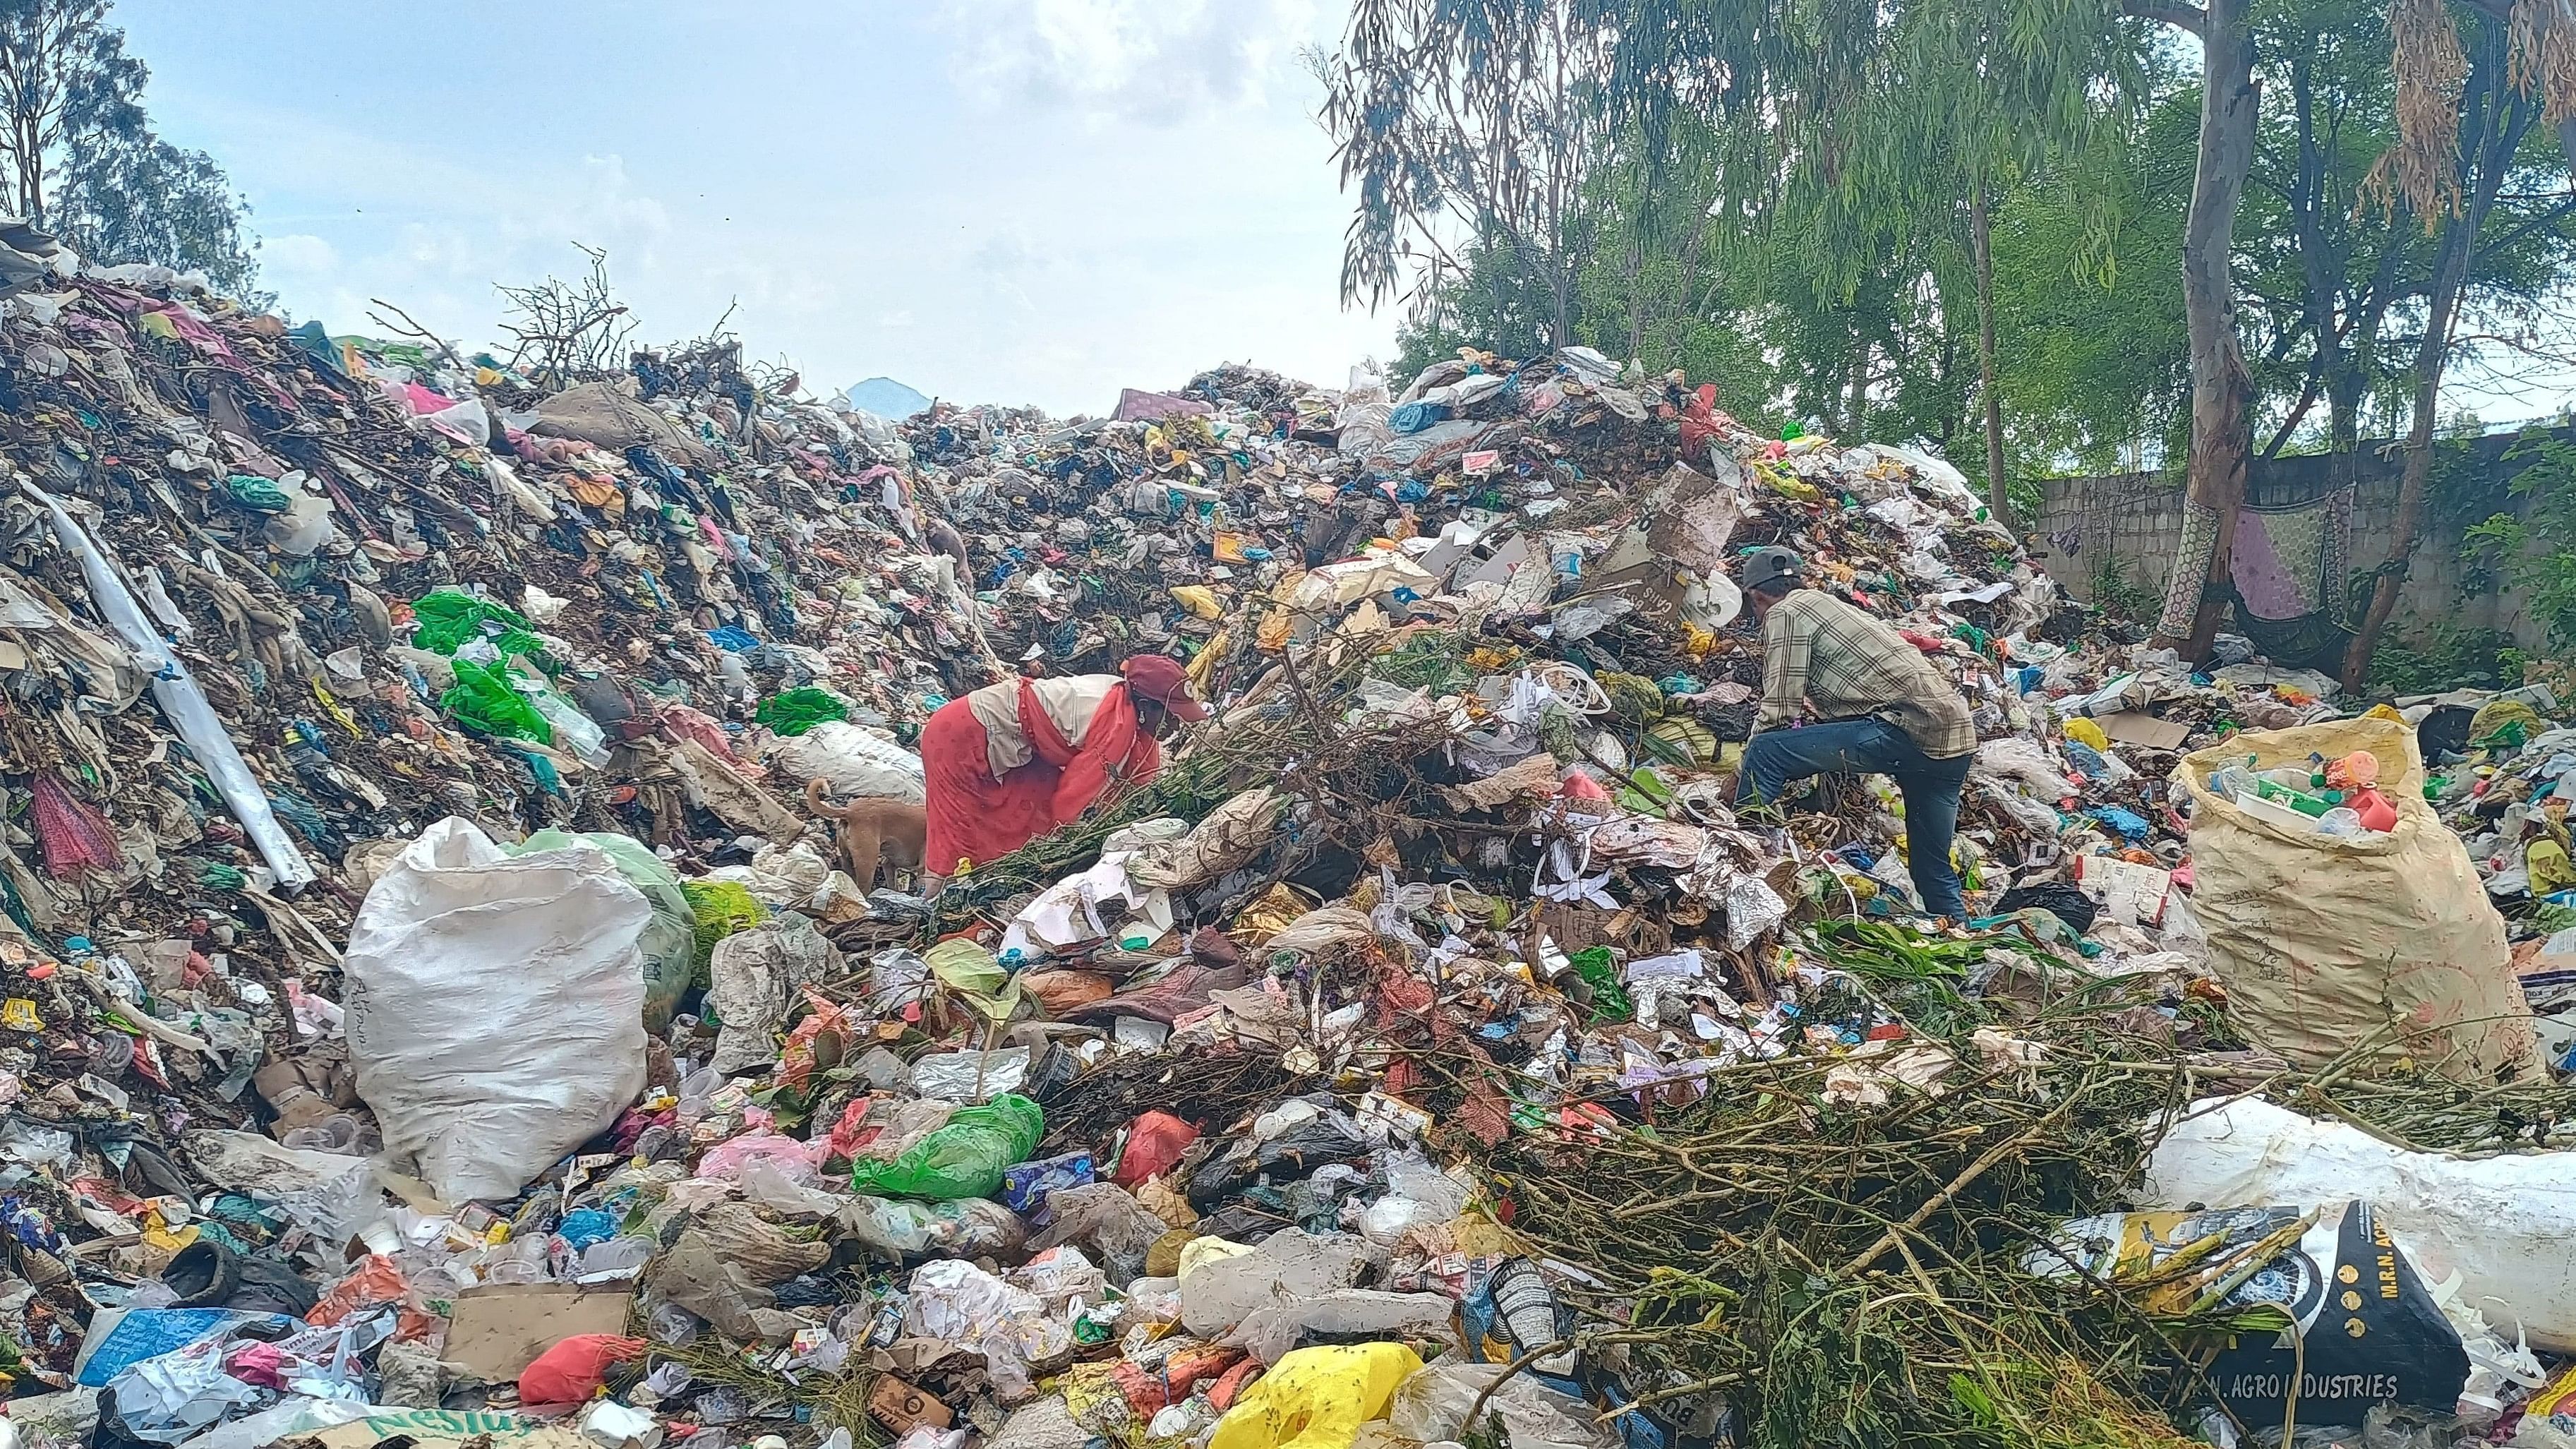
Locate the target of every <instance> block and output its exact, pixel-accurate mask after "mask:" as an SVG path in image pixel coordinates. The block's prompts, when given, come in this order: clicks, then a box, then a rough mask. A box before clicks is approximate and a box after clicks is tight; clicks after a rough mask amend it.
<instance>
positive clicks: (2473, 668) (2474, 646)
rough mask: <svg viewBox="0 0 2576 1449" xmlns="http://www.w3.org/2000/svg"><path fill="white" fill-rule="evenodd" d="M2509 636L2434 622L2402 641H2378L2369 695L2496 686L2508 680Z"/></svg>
mask: <svg viewBox="0 0 2576 1449" xmlns="http://www.w3.org/2000/svg"><path fill="white" fill-rule="evenodd" d="M2514 653H2515V651H2514V648H2513V639H2512V636H2510V635H2508V634H2505V633H2502V632H2500V631H2498V630H2494V629H2463V628H2459V627H2457V626H2455V625H2450V624H2436V625H2434V626H2433V627H2431V628H2429V629H2425V630H2423V631H2421V632H2419V633H2416V634H2413V635H2410V636H2408V637H2406V638H2403V639H2390V640H2386V641H2384V642H2382V643H2381V644H2380V646H2379V648H2378V649H2377V650H2375V651H2373V652H2372V654H2371V656H2370V678H2369V680H2368V683H2367V685H2366V688H2367V689H2368V690H2369V692H2370V693H2372V694H2378V695H2391V696H2394V695H2405V694H2432V693H2435V692H2437V691H2440V690H2445V689H2458V688H2462V687H2467V686H2475V687H2479V688H2495V687H2497V686H2499V685H2502V684H2505V683H2507V682H2510V681H2511V679H2512V678H2513V676H2514V675H2515V674H2516V671H2514V670H2511V669H2509V668H2508V667H2507V666H2508V663H2509V662H2510V660H2511V658H2512V656H2513V655H2514Z"/></svg>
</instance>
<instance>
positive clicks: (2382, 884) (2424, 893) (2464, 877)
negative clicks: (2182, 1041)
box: [2174, 718, 2538, 1082]
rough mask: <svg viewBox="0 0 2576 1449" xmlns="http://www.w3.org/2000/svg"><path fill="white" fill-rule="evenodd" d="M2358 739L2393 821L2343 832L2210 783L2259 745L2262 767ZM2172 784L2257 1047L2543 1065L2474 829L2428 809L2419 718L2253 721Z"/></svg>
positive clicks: (2190, 760) (2213, 927)
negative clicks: (2271, 726) (2242, 799)
mask: <svg viewBox="0 0 2576 1449" xmlns="http://www.w3.org/2000/svg"><path fill="white" fill-rule="evenodd" d="M2355 750H2368V751H2370V752H2371V753H2372V754H2374V755H2377V756H2378V757H2379V761H2380V782H2379V789H2380V793H2381V794H2383V795H2385V796H2387V797H2388V799H2389V800H2390V801H2391V802H2393V803H2394V804H2395V805H2396V807H2397V828H2396V829H2394V830H2391V831H2387V832H2385V833H2380V832H2365V833H2364V834H2362V835H2361V836H2359V837H2357V838H2353V839H2349V840H2339V839H2336V838H2334V837H2331V836H2325V835H2319V834H2317V833H2316V832H2315V831H2314V830H2313V829H2311V828H2309V827H2307V826H2306V825H2305V823H2304V822H2302V823H2301V824H2299V825H2291V824H2288V823H2286V822H2280V821H2275V820H2272V819H2269V818H2266V817H2264V816H2259V815H2256V814H2253V813H2252V812H2249V811H2247V810H2244V809H2241V808H2239V807H2238V806H2237V804H2236V802H2235V801H2233V800H2229V799H2222V798H2220V797H2219V796H2218V795H2217V793H2216V792H2214V791H2212V790H2211V789H2210V788H2209V783H2208V782H2209V777H2210V774H2211V772H2213V771H2215V770H2217V769H2218V768H2219V767H2220V766H2222V765H2226V764H2231V763H2235V764H2241V763H2243V762H2244V760H2245V757H2246V756H2248V755H2252V756H2253V757H2254V768H2255V769H2256V770H2257V771H2261V770H2267V769H2270V768H2272V767H2273V766H2275V765H2283V764H2297V765H2300V766H2301V767H2303V768H2304V767H2305V765H2306V762H2307V759H2308V756H2309V755H2310V754H2311V753H2314V754H2320V755H2323V756H2325V757H2326V758H2327V759H2329V760H2335V759H2341V758H2343V757H2344V756H2346V755H2349V754H2351V753H2352V752H2353V751H2355ZM2174 788H2175V789H2176V790H2177V791H2178V792H2181V793H2182V794H2184V795H2186V796H2187V797H2188V798H2189V799H2190V800H2191V802H2192V814H2191V858H2192V867H2193V871H2194V873H2195V876H2196V880H2195V881H2194V884H2193V889H2192V898H2191V909H2192V914H2193V915H2194V916H2196V917H2198V918H2199V921H2200V924H2201V927H2202V929H2203V930H2204V931H2206V932H2207V933H2208V936H2209V960H2210V969H2211V971H2212V972H2213V973H2214V974H2215V975H2216V976H2217V977H2218V979H2219V981H2220V983H2221V984H2223V985H2224V986H2226V988H2227V995H2228V999H2229V1001H2230V1003H2231V1005H2232V1008H2233V1014H2234V1015H2235V1018H2236V1020H2237V1022H2238V1024H2239V1025H2241V1026H2243V1027H2244V1029H2245V1030H2246V1032H2247V1033H2248V1034H2249V1035H2250V1036H2252V1037H2253V1039H2254V1041H2255V1043H2256V1044H2257V1045H2261V1046H2267V1047H2270V1048H2271V1049H2273V1050H2274V1051H2277V1052H2279V1053H2280V1054H2281V1055H2283V1056H2285V1057H2287V1058H2289V1059H2290V1060H2291V1061H2292V1062H2294V1063H2296V1064H2298V1065H2300V1066H2305V1067H2314V1066H2321V1065H2323V1064H2324V1063H2326V1062H2327V1061H2329V1060H2331V1059H2333V1058H2335V1057H2337V1056H2339V1055H2341V1054H2342V1053H2343V1052H2344V1051H2345V1050H2346V1049H2348V1048H2350V1047H2352V1046H2354V1045H2356V1044H2358V1043H2360V1042H2361V1041H2362V1040H2363V1039H2364V1038H2370V1037H2376V1038H2378V1039H2379V1040H2381V1041H2383V1042H2384V1043H2385V1046H2384V1047H2383V1048H2382V1050H2381V1051H2380V1052H2379V1053H2378V1057H2377V1059H2378V1061H2379V1062H2381V1063H2391V1062H2394V1061H2396V1060H2397V1059H2398V1058H2401V1057H2412V1058H2413V1059H2414V1061H2415V1063H2416V1064H2417V1065H2418V1066H2419V1067H2421V1068H2422V1069H2424V1070H2426V1071H2428V1072H2435V1073H2439V1074H2440V1075H2443V1076H2446V1077H2450V1078H2453V1079H2454V1080H2458V1081H2481V1082H2485V1081H2492V1080H2494V1078H2495V1074H2496V1073H2497V1072H2498V1071H2500V1070H2507V1069H2521V1070H2524V1071H2530V1070H2533V1069H2535V1068H2536V1066H2537V1064H2538V1055H2537V1053H2536V1051H2535V1050H2534V1048H2535V1047H2536V1045H2537V1039H2536V1037H2535V1035H2534V1033H2533V1031H2532V1025H2531V1011H2530V1008H2529V1007H2528V1006H2526V1005H2525V1004H2524V1002H2523V998H2522V984H2521V982H2520V981H2519V980H2517V979H2516V978H2515V976H2514V974H2513V959H2512V957H2511V955H2510V954H2509V953H2508V952H2507V951H2506V950H2505V941H2504V918H2503V917H2501V916H2499V915H2497V914H2496V909H2495V906H2494V904H2493V903H2492V902H2490V901H2489V900H2488V899H2487V892H2486V886H2485V884H2484V882H2482V881H2480V880H2479V879H2478V873H2477V870H2476V868H2475V867H2473V866H2471V865H2470V864H2469V853H2468V850H2467V849H2466V848H2465V847H2463V846H2462V845H2461V844H2460V838H2459V837H2458V836H2456V835H2453V834H2452V833H2451V831H2450V829H2449V827H2447V826H2445V825H2443V824H2442V822H2441V820H2440V819H2439V818H2438V817H2437V816H2435V815H2434V813H2433V807H2431V806H2430V805H2427V804H2425V803H2424V761H2423V757H2422V756H2421V755H2419V754H2418V753H2417V752H2416V748H2415V732H2414V731H2413V730H2411V729H2408V728H2407V727H2406V726H2404V725H2403V724H2391V723H2389V722H2388V721H2386V720H2376V719H2368V718H2363V719H2349V720H2333V721H2329V722H2327V723H2324V724H2313V725H2302V726H2300V727H2299V728H2297V729H2287V730H2255V731H2248V732H2246V733H2243V734H2239V735H2236V736H2234V737H2233V738H2231V739H2229V740H2228V741H2227V742H2226V743H2225V744H2221V745H2215V746H2212V747H2211V748H2209V749H2205V750H2199V751H2196V752H2194V753H2192V754H2188V755H2185V756H2183V758H2182V762H2181V763H2180V764H2179V765H2178V766H2176V767H2175V770H2174Z"/></svg>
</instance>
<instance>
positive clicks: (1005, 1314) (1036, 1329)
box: [903, 1259, 1073, 1401]
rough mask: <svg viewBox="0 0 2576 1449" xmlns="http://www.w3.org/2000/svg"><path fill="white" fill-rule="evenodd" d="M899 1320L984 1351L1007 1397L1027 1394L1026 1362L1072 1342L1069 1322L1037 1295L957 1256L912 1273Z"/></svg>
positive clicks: (1055, 1353)
mask: <svg viewBox="0 0 2576 1449" xmlns="http://www.w3.org/2000/svg"><path fill="white" fill-rule="evenodd" d="M903 1325H904V1331H905V1332H907V1333H910V1334H912V1335H914V1336H916V1337H920V1338H935V1339H938V1340H941V1341H942V1342H946V1343H952V1344H955V1345H956V1346H957V1347H959V1348H962V1349H965V1350H967V1351H969V1352H971V1353H980V1354H982V1355H983V1356H984V1365H985V1371H986V1373H987V1374H988V1375H989V1376H990V1378H991V1379H992V1381H993V1388H994V1390H995V1391H996V1392H997V1393H999V1394H1000V1395H1001V1396H1002V1398H1003V1399H1004V1400H1005V1401H1009V1400H1015V1399H1019V1398H1024V1397H1026V1396H1027V1394H1028V1392H1029V1387H1030V1379H1029V1367H1030V1365H1032V1364H1036V1363H1043V1362H1046V1361H1049V1360H1052V1359H1055V1358H1057V1357H1060V1356H1061V1355H1063V1354H1065V1353H1067V1352H1069V1351H1071V1349H1072V1347H1073V1329H1072V1327H1071V1326H1070V1325H1068V1324H1067V1323H1066V1322H1065V1321H1064V1320H1062V1319H1060V1318H1056V1317H1054V1316H1052V1315H1050V1314H1049V1313H1048V1312H1047V1311H1046V1309H1045V1307H1044V1306H1043V1305H1042V1304H1041V1303H1039V1301H1038V1297H1037V1295H1036V1294H1034V1293H1031V1292H1029V1291H1028V1290H1026V1289H1024V1288H1014V1287H1012V1286H1011V1285H1010V1284H1008V1283H1005V1282H1003V1281H1002V1280H1001V1279H999V1278H996V1277H994V1276H993V1275H992V1274H990V1273H987V1272H985V1271H984V1270H982V1269H980V1268H978V1267H976V1266H975V1265H974V1264H972V1263H965V1262H959V1261H957V1260H955V1259H941V1260H939V1261H937V1262H933V1263H924V1264H923V1265H921V1268H920V1269H919V1270H918V1271H917V1272H915V1273H914V1274H913V1275H912V1296H911V1298H910V1299H909V1301H907V1302H906V1303H905V1305H904V1310H903Z"/></svg>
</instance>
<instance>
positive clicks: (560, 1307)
mask: <svg viewBox="0 0 2576 1449" xmlns="http://www.w3.org/2000/svg"><path fill="white" fill-rule="evenodd" d="M634 1299H635V1285H634V1284H633V1283H631V1282H629V1283H605V1284H595V1285H593V1284H581V1283H485V1284H483V1285H481V1286H479V1287H474V1288H468V1289H466V1290H465V1291H464V1292H462V1293H459V1294H457V1295H456V1312H455V1315H454V1316H453V1317H452V1318H450V1319H449V1320H448V1326H447V1348H446V1351H445V1352H444V1353H443V1354H442V1355H441V1356H442V1357H444V1358H446V1359H447V1360H449V1361H450V1362H453V1363H460V1364H463V1365H465V1367H467V1368H468V1369H471V1370H473V1372H474V1373H475V1375H476V1376H477V1377H479V1378H482V1379H485V1380H487V1381H489V1382H492V1383H509V1382H512V1381H514V1380H516V1379H517V1378H518V1377H519V1374H520V1372H521V1371H522V1370H524V1369H525V1368H527V1366H528V1365H529V1364H532V1363H534V1362H536V1359H537V1355H538V1354H541V1353H544V1352H545V1351H546V1350H547V1349H550V1348H552V1347H554V1346H555V1345H556V1344H558V1343H561V1342H563V1341H564V1340H565V1339H567V1338H570V1337H572V1336H573V1335H575V1334H580V1333H624V1332H625V1331H626V1313H627V1309H628V1308H629V1307H630V1306H631V1305H632V1304H633V1302H634Z"/></svg>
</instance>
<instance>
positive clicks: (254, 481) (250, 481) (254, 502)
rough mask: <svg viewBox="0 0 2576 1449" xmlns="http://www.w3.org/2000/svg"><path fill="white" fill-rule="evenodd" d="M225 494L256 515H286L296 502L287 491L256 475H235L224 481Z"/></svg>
mask: <svg viewBox="0 0 2576 1449" xmlns="http://www.w3.org/2000/svg"><path fill="white" fill-rule="evenodd" d="M224 492H225V493H227V494H229V495H230V496H231V498H232V500H233V501H234V502H235V503H238V504H240V505H241V506H242V507H244V508H247V509H250V510H252V511H253V512H255V513H284V512H285V511H286V510H287V508H288V506H289V505H290V504H291V503H292V502H293V501H294V500H292V499H290V498H288V497H287V496H286V490H285V489H283V488H280V487H278V486H277V485H276V484H275V483H272V482H270V481H269V480H268V479H266V478H262V477H260V476H258V475H257V474H254V473H235V474H234V475H232V476H231V477H229V478H226V479H225V480H224Z"/></svg>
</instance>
